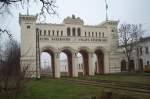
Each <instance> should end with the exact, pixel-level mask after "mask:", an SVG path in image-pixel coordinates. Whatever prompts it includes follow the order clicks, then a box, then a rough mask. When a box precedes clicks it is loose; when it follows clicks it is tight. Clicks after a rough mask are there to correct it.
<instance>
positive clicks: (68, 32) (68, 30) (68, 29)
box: [67, 27, 70, 36]
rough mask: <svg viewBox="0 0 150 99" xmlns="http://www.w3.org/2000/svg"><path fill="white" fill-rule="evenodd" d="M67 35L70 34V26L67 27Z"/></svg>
mask: <svg viewBox="0 0 150 99" xmlns="http://www.w3.org/2000/svg"><path fill="white" fill-rule="evenodd" d="M67 36H70V27H68V28H67Z"/></svg>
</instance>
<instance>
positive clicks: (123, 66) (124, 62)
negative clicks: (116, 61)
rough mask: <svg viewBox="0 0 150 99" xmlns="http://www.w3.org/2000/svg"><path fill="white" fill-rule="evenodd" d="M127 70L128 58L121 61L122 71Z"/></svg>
mask: <svg viewBox="0 0 150 99" xmlns="http://www.w3.org/2000/svg"><path fill="white" fill-rule="evenodd" d="M126 70H127V68H126V60H124V59H123V60H122V61H121V72H123V71H126Z"/></svg>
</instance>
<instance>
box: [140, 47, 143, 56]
mask: <svg viewBox="0 0 150 99" xmlns="http://www.w3.org/2000/svg"><path fill="white" fill-rule="evenodd" d="M140 54H141V55H142V54H143V51H142V47H140Z"/></svg>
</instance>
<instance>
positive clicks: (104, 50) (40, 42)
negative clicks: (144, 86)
mask: <svg viewBox="0 0 150 99" xmlns="http://www.w3.org/2000/svg"><path fill="white" fill-rule="evenodd" d="M36 20H37V16H32V15H20V16H19V23H20V27H21V65H22V68H23V67H24V66H28V76H29V77H35V76H36V77H40V68H41V67H40V55H41V53H42V52H47V53H48V54H50V55H51V64H52V75H53V77H55V78H59V77H60V76H61V74H60V61H59V58H60V57H59V55H60V53H61V52H64V53H65V54H66V56H67V59H68V74H69V76H70V77H78V68H77V65H78V59H77V54H78V53H80V54H81V55H82V57H83V74H84V75H94V74H104V73H115V72H120V56H119V54H120V53H119V52H118V35H117V25H118V21H104V22H103V23H101V24H98V25H95V26H92V25H84V22H83V20H81V19H80V18H79V17H78V18H76V17H75V16H74V15H73V16H72V17H67V18H65V19H64V20H63V23H62V24H47V23H36ZM94 55H95V56H96V58H97V61H96V62H95V59H94ZM95 63H96V66H95Z"/></svg>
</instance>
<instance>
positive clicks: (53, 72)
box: [40, 46, 56, 77]
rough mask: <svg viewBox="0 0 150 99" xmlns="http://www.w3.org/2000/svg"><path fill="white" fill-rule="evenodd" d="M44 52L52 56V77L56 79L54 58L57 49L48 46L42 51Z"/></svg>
mask: <svg viewBox="0 0 150 99" xmlns="http://www.w3.org/2000/svg"><path fill="white" fill-rule="evenodd" d="M42 52H47V53H48V54H49V55H51V66H52V76H53V77H55V58H54V57H55V53H56V49H55V48H53V47H50V46H46V47H43V48H42V49H41V50H40V53H42ZM40 67H41V66H40Z"/></svg>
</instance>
